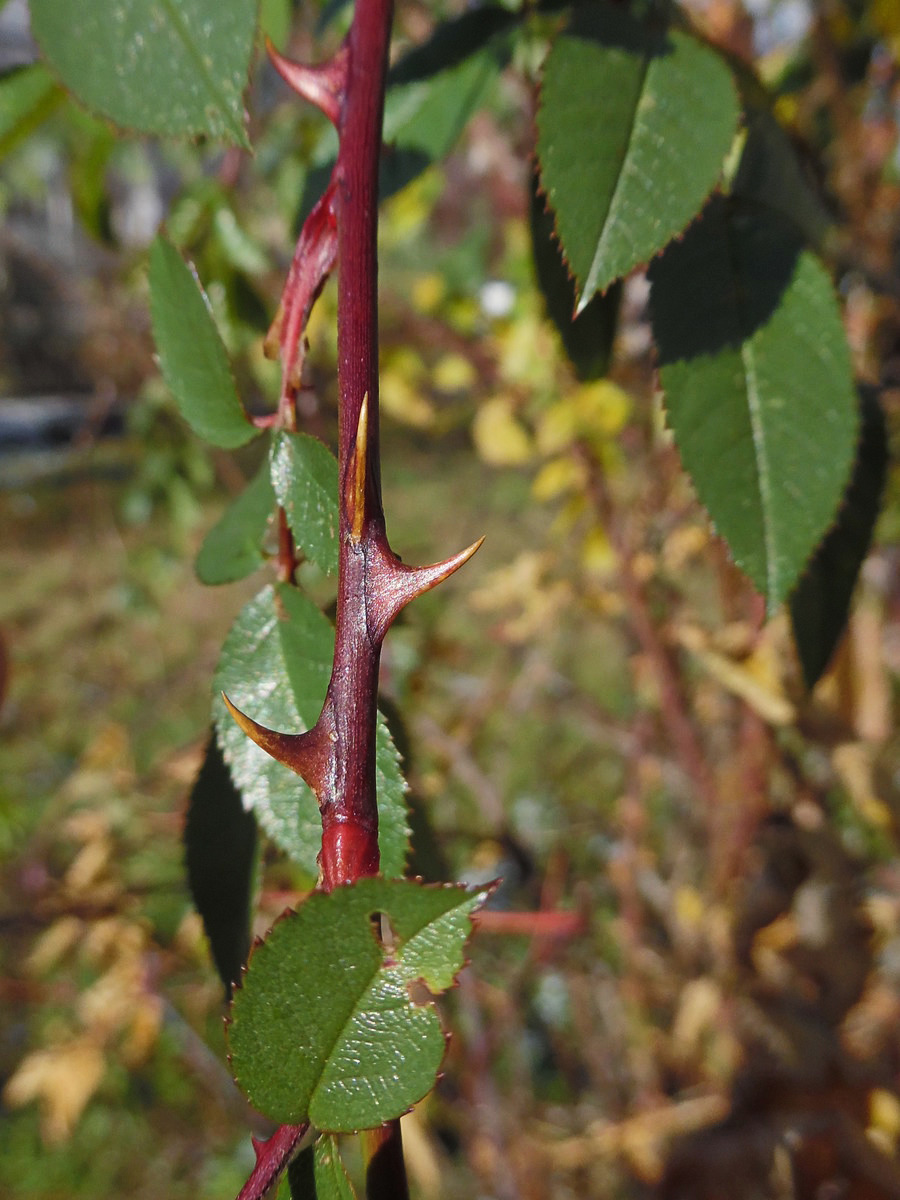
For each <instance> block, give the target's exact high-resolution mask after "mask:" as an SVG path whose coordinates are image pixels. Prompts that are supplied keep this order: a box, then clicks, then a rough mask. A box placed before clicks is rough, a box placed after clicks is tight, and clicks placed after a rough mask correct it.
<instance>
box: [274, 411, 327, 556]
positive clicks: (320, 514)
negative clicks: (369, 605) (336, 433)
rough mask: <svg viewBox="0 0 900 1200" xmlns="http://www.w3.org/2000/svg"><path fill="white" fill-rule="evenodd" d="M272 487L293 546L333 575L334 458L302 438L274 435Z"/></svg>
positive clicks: (300, 435) (315, 441) (316, 443)
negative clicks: (296, 546)
mask: <svg viewBox="0 0 900 1200" xmlns="http://www.w3.org/2000/svg"><path fill="white" fill-rule="evenodd" d="M271 475H272V485H273V487H274V489H275V495H276V497H277V499H278V503H279V504H280V505H281V507H282V508H283V509H284V511H285V515H286V516H287V521H288V525H289V526H290V529H291V533H292V534H293V535H294V541H295V542H296V543H297V545H298V546H299V547H301V548H302V550H303V552H304V553H305V554H306V556H307V558H310V559H311V560H312V561H313V562H314V563H316V564H317V565H318V566H320V567H321V568H322V570H323V571H325V572H327V573H328V574H330V575H333V574H334V573H335V572H336V571H337V564H338V469H337V460H336V459H335V457H334V455H333V454H332V453H331V451H330V450H329V449H328V447H327V446H324V445H323V444H322V443H321V442H320V441H319V439H318V438H314V437H310V436H309V434H306V433H280V434H279V435H278V436H277V437H276V438H275V441H274V442H273V443H272V457H271Z"/></svg>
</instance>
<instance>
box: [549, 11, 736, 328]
mask: <svg viewBox="0 0 900 1200" xmlns="http://www.w3.org/2000/svg"><path fill="white" fill-rule="evenodd" d="M739 115H740V109H739V105H738V98H737V92H736V89H735V86H734V83H733V81H732V77H731V73H730V72H729V70H728V68H727V67H726V65H725V63H724V62H723V61H722V59H720V58H719V56H718V55H717V54H715V53H714V52H713V51H712V50H710V49H708V48H707V47H705V46H703V45H701V44H700V43H699V42H697V41H695V40H694V39H693V38H691V37H689V36H688V35H687V34H685V33H682V32H681V31H679V30H674V29H673V30H669V31H668V32H666V33H662V32H660V31H657V30H656V29H651V28H650V27H649V26H647V25H645V24H644V23H643V22H641V21H639V20H638V19H636V18H635V17H632V16H630V15H629V14H628V12H626V11H625V10H624V9H622V8H619V7H616V8H614V7H611V6H610V5H608V4H599V5H591V6H590V7H588V8H585V9H583V10H580V11H578V12H577V13H576V15H575V17H574V18H573V19H572V22H571V24H570V25H569V27H568V28H567V29H566V30H565V31H564V33H563V34H562V35H561V36H560V37H558V38H557V39H556V41H555V42H554V44H553V47H552V49H551V51H550V54H549V55H548V58H547V62H546V64H545V67H544V75H543V82H542V86H541V100H540V108H539V111H538V117H537V126H538V143H537V152H538V160H539V163H540V172H541V185H542V188H543V190H544V192H545V194H546V196H547V199H548V201H549V203H550V206H551V208H552V209H553V211H554V212H555V213H556V223H557V224H556V228H557V233H558V234H559V238H560V241H561V243H562V247H563V251H564V253H565V257H566V261H567V262H568V264H569V267H570V268H571V270H572V272H573V274H574V275H575V278H576V280H577V282H578V287H579V292H580V297H581V299H580V306H581V307H583V306H584V305H586V304H587V303H588V301H589V300H590V299H591V297H592V296H593V295H594V293H595V292H597V291H601V292H602V291H605V290H606V288H607V287H609V285H610V284H611V283H612V282H613V281H614V280H616V279H619V278H621V277H622V276H624V275H627V274H628V273H629V272H630V271H632V270H633V269H634V268H635V267H638V266H641V265H643V264H644V263H646V262H647V261H648V260H649V259H651V258H652V257H653V256H654V255H655V254H657V253H658V252H659V251H660V250H661V249H662V248H663V247H664V246H665V245H666V244H667V243H668V242H669V241H670V240H671V238H673V237H674V236H675V234H677V233H679V232H680V231H681V230H682V229H684V227H685V226H686V225H687V224H688V222H689V221H690V220H691V218H692V217H693V216H694V215H695V214H696V213H697V212H698V211H699V209H700V207H701V206H702V204H703V202H704V200H705V199H706V197H707V196H708V195H709V193H710V192H711V190H712V189H713V187H714V186H715V184H716V182H717V180H718V179H719V177H720V175H721V172H722V167H723V162H724V159H725V156H726V155H727V153H728V150H729V147H730V146H731V142H732V139H733V137H734V134H735V131H736V129H737V124H738V118H739Z"/></svg>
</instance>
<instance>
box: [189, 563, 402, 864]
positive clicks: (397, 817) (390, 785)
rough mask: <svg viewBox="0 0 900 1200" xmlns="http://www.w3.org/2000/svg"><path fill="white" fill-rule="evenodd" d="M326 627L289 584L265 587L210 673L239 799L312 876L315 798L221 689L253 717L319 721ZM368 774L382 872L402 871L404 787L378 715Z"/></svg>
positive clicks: (271, 721) (329, 639)
mask: <svg viewBox="0 0 900 1200" xmlns="http://www.w3.org/2000/svg"><path fill="white" fill-rule="evenodd" d="M333 648H334V630H333V629H332V627H331V625H330V624H329V622H328V620H327V618H326V617H325V616H324V615H323V614H322V613H321V612H320V611H319V609H318V608H317V607H316V606H315V604H313V602H312V601H311V600H310V599H309V598H308V597H306V596H304V595H303V593H302V592H299V591H298V590H297V589H296V588H293V587H289V586H287V585H282V586H280V587H278V588H277V589H275V588H272V587H266V588H264V589H263V590H262V591H261V592H260V593H259V594H258V595H257V596H256V597H254V599H253V600H251V601H250V602H249V603H248V604H247V605H246V606H245V607H244V608H243V609H242V611H241V613H240V614H239V615H238V618H237V620H236V621H235V623H234V625H233V626H232V627H231V630H230V631H229V634H228V636H227V637H226V639H225V643H224V645H223V646H222V653H221V656H220V658H219V664H218V667H217V669H216V673H215V677H214V688H215V696H214V699H213V717H214V720H215V724H216V731H217V736H218V740H219V745H220V746H221V748H222V753H223V756H224V758H225V761H226V762H227V763H228V766H229V768H230V770H231V774H232V778H233V779H234V782H235V784H236V785H237V787H238V789H239V790H240V792H241V795H242V797H243V801H244V805H245V807H247V808H252V809H253V811H254V812H255V813H256V816H257V819H258V820H259V822H260V824H261V825H262V827H263V828H264V829H265V831H266V832H267V833H268V834H269V836H270V837H271V838H273V840H274V841H276V842H277V843H278V845H279V846H281V848H282V849H283V850H285V851H286V852H287V853H288V854H290V855H291V857H292V858H294V859H295V860H296V861H297V862H298V863H300V865H301V866H302V867H304V869H305V870H307V871H308V872H309V873H310V874H311V875H313V876H314V875H315V874H316V873H317V871H318V868H317V865H316V856H317V854H318V852H319V848H320V846H321V842H322V826H321V822H320V820H319V810H318V808H317V806H316V802H315V798H314V796H313V794H312V792H311V791H310V789H309V788H308V787H307V786H306V784H305V783H304V782H303V780H302V779H300V777H299V776H298V775H295V774H294V772H293V771H290V770H289V769H288V768H287V767H284V766H282V765H281V763H278V762H276V761H275V759H273V758H271V757H270V756H269V755H268V754H266V752H265V751H264V750H261V749H260V748H259V747H258V746H257V745H255V744H254V743H253V742H251V741H250V739H249V738H248V737H247V736H246V735H245V734H244V733H242V731H241V730H240V729H239V728H238V726H237V725H236V724H235V723H234V721H233V720H232V718H231V716H230V714H229V713H228V712H227V710H226V709H225V705H224V703H223V701H222V697H221V693H222V692H226V693H227V695H228V697H229V699H230V700H231V701H232V702H233V703H234V704H236V705H237V707H238V708H239V709H241V711H242V712H245V713H247V714H248V716H251V717H253V719H254V720H255V721H259V722H260V723H261V724H263V725H266V726H268V727H269V728H270V729H277V730H280V731H284V732H287V733H300V732H302V731H303V730H305V729H309V728H311V727H312V725H314V724H315V722H316V720H317V719H318V716H319V712H320V711H321V708H322V701H323V700H324V699H325V692H326V689H327V687H328V680H329V678H330V675H331V658H332V652H333ZM375 776H376V788H377V796H378V845H379V849H380V852H381V869H382V872H383V873H384V874H385V875H388V876H393V875H402V874H403V868H404V864H405V861H406V852H407V845H408V841H409V827H408V824H407V814H406V802H405V792H406V784H405V783H404V780H403V776H402V774H401V772H400V763H399V758H398V755H397V751H396V750H395V748H394V744H393V742H392V741H391V736H390V734H389V733H388V730H387V727H386V726H385V724H384V721H383V720H382V719H381V718H379V725H378V731H377V742H376V759H375Z"/></svg>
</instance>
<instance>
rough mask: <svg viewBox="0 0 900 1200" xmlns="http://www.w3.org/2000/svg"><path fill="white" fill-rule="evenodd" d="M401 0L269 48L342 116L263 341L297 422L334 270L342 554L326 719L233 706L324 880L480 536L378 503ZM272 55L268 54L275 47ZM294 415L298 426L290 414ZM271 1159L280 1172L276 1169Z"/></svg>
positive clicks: (267, 1174) (281, 1156)
mask: <svg viewBox="0 0 900 1200" xmlns="http://www.w3.org/2000/svg"><path fill="white" fill-rule="evenodd" d="M392 4H393V0H357V5H356V10H355V13H354V17H353V23H352V25H351V28H350V31H349V33H348V35H347V39H346V42H345V43H344V45H343V46H342V48H341V50H340V51H339V52H338V54H337V55H336V56H335V58H334V59H332V61H331V62H330V63H327V64H325V65H324V66H319V67H304V66H300V65H298V64H295V63H290V62H288V61H287V60H286V59H283V58H282V57H281V56H280V55H275V56H274V61H275V65H276V67H277V69H278V70H279V72H280V73H281V75H282V77H283V78H284V79H285V80H286V81H287V82H288V83H289V84H290V85H291V86H292V87H293V88H294V90H295V91H296V92H297V93H298V94H299V95H301V96H303V97H304V98H305V99H307V100H310V101H312V102H313V103H314V104H317V105H318V106H319V107H320V108H321V109H322V111H323V112H325V113H326V115H327V116H328V117H329V118H330V119H331V120H332V121H333V122H334V123H335V125H336V127H337V131H338V137H339V150H338V157H337V162H336V164H335V167H334V171H333V173H332V177H331V181H330V183H329V186H328V188H327V190H326V192H325V194H324V196H323V197H322V199H321V200H320V201H319V203H318V204H317V205H316V207H315V208H314V209H313V211H312V212H311V213H310V215H309V217H308V219H307V221H306V223H305V224H304V227H303V230H302V231H301V234H300V238H299V240H298V243H297V250H296V252H295V254H294V259H293V262H292V264H291V269H290V273H289V275H288V279H287V283H286V285H285V289H284V295H283V298H282V303H281V306H280V309H279V313H278V316H277V317H276V320H275V324H274V325H273V328H272V331H271V332H270V335H269V339H268V349H269V351H270V352H277V353H278V354H279V356H280V358H281V364H282V395H281V401H280V404H279V417H280V420H279V423H280V424H281V425H282V427H287V428H294V427H295V422H296V417H295V414H296V403H295V400H296V392H297V389H298V388H299V386H300V372H301V370H302V359H303V353H304V350H305V343H304V330H305V327H306V323H307V320H308V318H309V314H310V310H311V309H312V306H313V304H314V302H315V299H316V297H317V296H318V295H319V293H320V291H321V289H322V287H323V285H324V283H325V280H326V279H327V277H328V275H329V274H330V272H331V270H332V268H333V266H334V263H335V261H337V266H338V385H339V412H338V477H339V481H340V482H339V488H340V494H339V513H340V530H339V533H340V549H339V560H338V595H337V617H336V631H335V650H334V663H333V668H332V674H331V680H330V682H329V685H328V692H327V694H326V698H325V703H324V705H323V708H322V712H321V715H320V716H319V719H318V721H317V722H316V724H315V725H314V726H313V728H312V729H310V730H309V731H307V732H304V733H289V732H276V731H274V730H270V729H266V728H264V727H263V726H261V725H258V724H257V723H256V722H255V721H254V720H252V718H251V717H249V716H246V715H244V714H243V713H240V712H238V711H237V710H236V709H235V708H234V707H233V706H232V705H231V704H229V708H230V710H231V712H232V715H233V716H234V717H235V720H236V721H237V722H238V724H239V725H240V726H241V728H242V729H243V730H244V731H245V732H246V733H247V734H248V735H249V736H250V737H251V738H252V739H253V740H254V741H255V742H257V744H258V745H260V746H262V748H263V749H265V750H266V751H267V752H268V753H269V754H271V755H272V756H273V757H274V758H276V759H278V761H279V762H282V763H284V764H285V765H287V766H289V767H290V768H291V769H292V770H294V771H296V772H297V774H298V775H300V776H301V777H302V778H303V779H304V780H305V781H306V783H308V784H309V786H310V787H311V788H312V790H313V792H314V793H315V795H316V799H317V801H318V804H319V810H320V812H321V816H322V849H321V852H320V854H319V866H320V886H321V888H322V889H323V890H324V891H331V890H332V889H333V888H335V887H337V886H338V885H339V884H342V883H349V882H353V881H354V880H357V879H360V878H362V877H363V876H366V875H374V874H377V872H378V869H379V854H378V810H377V807H376V796H375V732H376V719H377V717H376V697H377V689H378V670H379V663H380V658H381V645H382V642H383V640H384V636H385V634H386V633H387V631H388V628H389V627H390V625H391V622H392V621H393V620H394V618H395V617H396V615H397V614H398V613H399V611H400V610H401V609H402V608H403V606H404V605H405V604H407V603H408V602H409V601H410V600H412V599H413V598H414V597H416V596H418V595H421V594H422V593H423V592H425V591H428V590H429V589H430V588H432V587H434V586H435V585H436V584H438V583H440V582H441V581H442V580H443V579H446V578H447V576H448V575H451V574H452V573H453V572H454V571H455V570H457V569H458V568H459V567H460V566H462V564H463V563H464V562H465V561H466V560H467V559H468V558H469V557H471V555H472V554H473V553H474V552H475V550H477V549H478V546H479V545H480V542H476V543H475V544H474V545H472V546H470V547H469V548H468V549H466V550H464V551H462V553H460V554H458V555H456V556H455V557H454V558H451V559H448V560H447V561H446V562H443V563H437V564H435V565H434V566H430V567H418V568H412V567H407V566H404V565H403V563H401V562H400V560H399V558H398V557H397V556H396V555H395V554H394V553H393V551H392V550H391V548H390V545H389V543H388V540H387V534H386V531H385V521H384V511H383V509H382V503H381V480H380V460H379V438H378V307H377V299H378V298H377V254H376V233H377V219H378V166H379V159H380V154H381V124H382V115H383V108H384V89H385V78H386V72H387V61H388V48H389V44H390V31H391V18H392ZM270 52H271V51H270ZM292 422H293V423H292ZM304 1131H305V1126H282V1127H281V1128H280V1129H279V1130H278V1131H277V1133H276V1134H275V1135H274V1136H273V1138H271V1139H270V1140H269V1141H268V1142H265V1143H263V1144H261V1145H257V1165H256V1168H255V1170H254V1172H253V1175H252V1176H251V1179H250V1180H249V1181H248V1183H247V1186H246V1187H245V1188H244V1190H243V1191H242V1192H241V1196H240V1200H257V1198H258V1197H260V1196H261V1195H262V1194H263V1191H264V1190H265V1187H267V1186H269V1185H270V1184H271V1182H272V1180H273V1179H274V1178H275V1176H276V1175H277V1173H278V1172H279V1171H280V1170H283V1169H284V1167H285V1166H286V1165H287V1163H288V1161H289V1160H290V1157H291V1155H292V1154H293V1153H294V1152H295V1150H296V1147H297V1145H298V1144H299V1141H300V1138H301V1137H302V1135H303V1132H304ZM368 1143H369V1151H370V1153H369V1167H368V1177H367V1189H368V1191H369V1195H370V1196H372V1197H374V1196H378V1197H388V1196H390V1197H392V1198H394V1200H403V1197H405V1196H406V1177H405V1172H404V1170H403V1159H402V1148H401V1142H400V1126H399V1122H391V1123H390V1124H389V1125H387V1126H385V1127H384V1128H383V1129H382V1130H376V1131H373V1132H372V1133H371V1134H370V1135H368ZM273 1168H274V1171H275V1174H274V1175H273V1173H272V1170H273Z"/></svg>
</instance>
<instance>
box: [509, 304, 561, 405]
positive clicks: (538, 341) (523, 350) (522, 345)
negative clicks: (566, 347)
mask: <svg viewBox="0 0 900 1200" xmlns="http://www.w3.org/2000/svg"><path fill="white" fill-rule="evenodd" d="M496 340H497V348H498V351H499V354H498V363H497V365H498V368H499V371H500V376H501V378H502V379H503V380H504V381H505V382H506V383H508V384H512V385H513V386H515V387H523V388H527V389H528V390H529V391H530V392H532V393H533V392H535V391H538V390H541V389H549V388H552V387H553V385H554V382H555V374H556V358H555V351H554V345H553V341H552V338H551V334H550V331H549V328H548V326H547V323H546V321H543V320H542V319H541V318H540V317H539V316H538V315H537V314H536V313H535V314H532V315H525V316H521V317H519V318H518V319H517V320H515V321H511V322H509V323H508V324H505V325H503V326H501V327H500V328H499V329H498V331H497V334H496Z"/></svg>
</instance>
